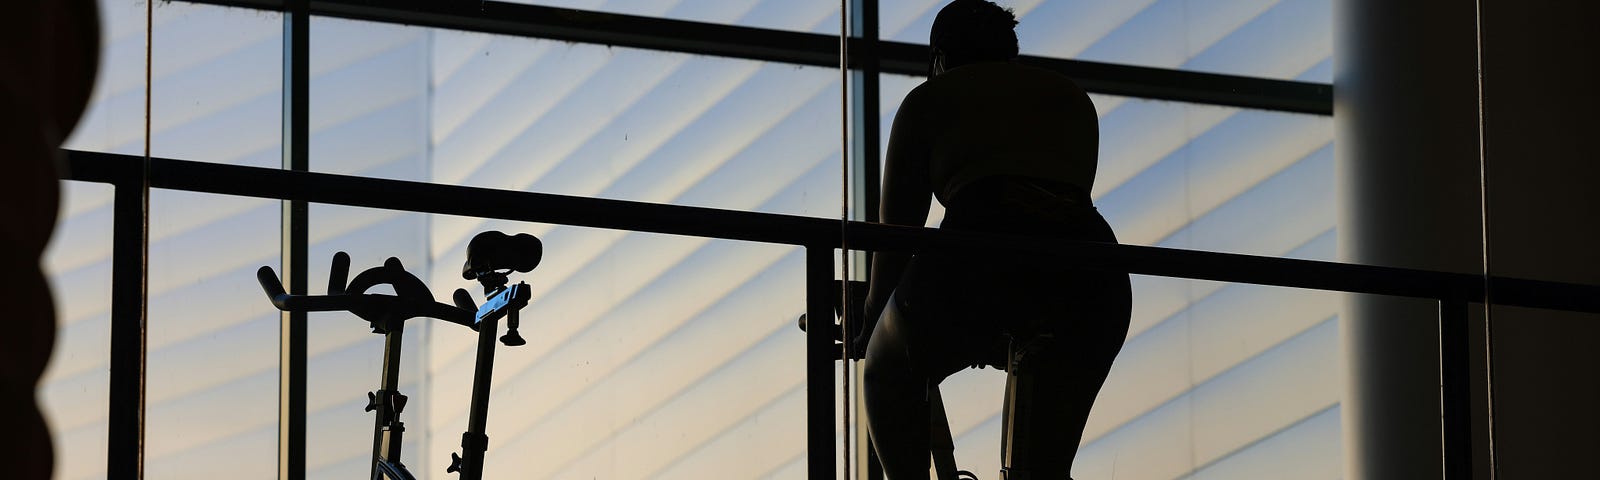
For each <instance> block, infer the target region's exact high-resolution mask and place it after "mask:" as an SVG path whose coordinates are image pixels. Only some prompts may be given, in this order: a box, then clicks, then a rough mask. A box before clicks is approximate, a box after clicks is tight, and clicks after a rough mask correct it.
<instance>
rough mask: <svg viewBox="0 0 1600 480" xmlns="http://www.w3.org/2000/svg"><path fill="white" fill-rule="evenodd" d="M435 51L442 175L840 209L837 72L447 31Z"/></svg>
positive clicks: (770, 208) (566, 190)
mask: <svg viewBox="0 0 1600 480" xmlns="http://www.w3.org/2000/svg"><path fill="white" fill-rule="evenodd" d="M434 49H435V54H434V57H433V66H434V68H433V76H432V78H433V80H432V81H433V92H434V93H433V95H434V96H433V99H434V102H433V116H432V117H431V118H432V122H431V125H432V127H431V128H432V130H431V138H432V139H433V142H434V143H433V145H432V152H433V154H432V155H433V157H432V164H433V181H435V182H440V183H450V184H461V185H471V186H483V187H492V188H502V189H513V190H529V191H536V192H546V193H559V194H567V195H578V196H587V197H600V198H612V199H623V200H637V201H646V202H654V203H671V204H679V205H693V206H706V207H716V208H726V209H734V210H753V211H762V212H773V213H787V214H797V215H809V216H817V217H836V216H837V215H838V213H837V212H838V211H839V208H838V200H837V199H838V198H840V190H839V182H838V180H837V179H838V178H839V174H838V172H839V170H838V169H839V168H840V167H839V165H840V162H839V152H840V142H839V104H838V99H839V95H840V89H839V81H838V74H837V72H835V71H833V70H830V69H824V68H810V67H797V66H793V65H784V64H773V63H764V62H755V61H747V60H735V59H726V58H713V57H703V56H694V55H684V54H676V53H666V52H654V51H645V50H635V49H625V48H612V47H605V46H599V45H582V44H570V43H563V42H553V41H544V40H530V39H521V38H509V37H500V36H489V35H480V34H466V33H455V32H442V31H441V32H435V37H434ZM802 192H803V193H804V194H803V195H797V194H800V193H802Z"/></svg>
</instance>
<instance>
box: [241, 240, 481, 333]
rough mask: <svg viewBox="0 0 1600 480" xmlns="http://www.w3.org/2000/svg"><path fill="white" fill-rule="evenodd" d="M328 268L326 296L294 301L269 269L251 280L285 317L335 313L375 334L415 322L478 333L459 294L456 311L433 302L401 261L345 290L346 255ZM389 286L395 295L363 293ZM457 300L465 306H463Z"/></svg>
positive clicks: (299, 297)
mask: <svg viewBox="0 0 1600 480" xmlns="http://www.w3.org/2000/svg"><path fill="white" fill-rule="evenodd" d="M332 267H333V268H332V269H331V270H330V271H329V273H328V294H327V295H293V294H289V293H286V292H284V289H283V283H282V282H280V281H279V280H278V274H277V272H274V271H273V270H272V267H266V266H263V267H261V268H260V269H258V270H256V280H257V281H259V282H260V283H261V290H262V291H263V292H266V294H267V299H268V300H271V301H272V305H273V306H274V307H277V308H278V309H279V310H283V311H286V312H336V311H348V312H351V313H354V314H356V316H359V317H361V318H362V319H364V320H367V321H368V322H372V325H373V328H374V329H387V328H388V327H389V325H390V324H391V323H393V322H403V321H405V320H408V319H412V318H417V317H428V318H436V319H440V320H444V321H447V322H450V323H454V324H457V325H461V326H464V327H467V328H471V329H473V330H477V329H478V327H477V322H476V321H475V320H476V318H475V317H476V316H477V315H476V310H477V308H476V307H475V306H473V305H472V299H471V297H470V296H467V295H465V294H466V291H463V290H458V291H457V292H458V293H457V294H456V295H455V298H454V300H455V302H456V303H457V304H456V305H446V304H443V303H439V302H437V301H434V299H433V293H432V292H431V291H429V290H428V287H427V285H425V284H423V283H422V280H419V279H417V277H416V276H415V275H412V274H411V273H409V272H406V271H405V268H404V267H403V266H401V265H400V260H399V259H397V258H394V257H389V259H388V260H386V261H384V262H383V266H380V267H374V268H370V269H367V270H366V271H364V272H361V273H360V274H358V275H356V278H355V279H354V280H352V281H350V283H349V284H348V285H346V284H345V278H346V276H347V275H348V272H349V270H350V255H348V254H346V253H344V252H339V253H336V254H334V256H333V266H332ZM382 284H388V285H391V286H392V287H393V288H394V291H395V294H394V295H386V294H379V293H364V292H365V291H366V290H367V289H369V288H372V287H374V286H377V285H382ZM462 300H465V301H466V303H465V304H464V305H463V304H462Z"/></svg>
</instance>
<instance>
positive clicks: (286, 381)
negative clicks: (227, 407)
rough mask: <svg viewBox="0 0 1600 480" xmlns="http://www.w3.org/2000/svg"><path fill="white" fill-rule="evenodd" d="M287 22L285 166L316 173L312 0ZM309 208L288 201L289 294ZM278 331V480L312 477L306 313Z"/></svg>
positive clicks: (302, 262)
mask: <svg viewBox="0 0 1600 480" xmlns="http://www.w3.org/2000/svg"><path fill="white" fill-rule="evenodd" d="M284 7H285V10H284V18H283V168H284V169H285V170H294V171H300V172H304V171H308V170H310V161H309V158H308V157H309V156H310V153H309V152H310V147H309V143H308V142H309V138H308V136H309V135H310V121H309V118H310V117H309V112H307V108H308V107H309V106H310V103H311V102H310V100H309V96H310V93H311V92H310V91H309V90H310V88H309V87H310V80H309V79H310V75H311V68H310V62H309V59H308V57H310V52H311V50H310V43H311V34H310V28H311V20H310V15H311V14H310V6H309V2H308V1H307V0H289V1H288V2H286V3H285V5H284ZM308 213H309V208H308V207H307V205H306V202H305V201H302V200H285V201H283V214H282V219H283V220H282V221H283V227H282V230H281V232H282V240H283V242H282V247H281V248H282V250H281V255H282V257H281V258H282V262H283V264H282V267H283V279H284V281H285V282H286V285H285V287H287V289H288V291H289V293H291V294H295V295H305V294H307V286H306V284H307V283H308V279H307V276H306V268H307V262H306V255H307V252H306V249H307V247H308V244H309V240H308V238H309V233H308V230H309V229H310V227H309V224H308V223H307V221H306V217H307V216H308ZM281 315H282V322H281V323H280V324H279V327H278V328H279V331H278V369H279V370H278V478H279V480H300V479H304V478H305V477H306V312H283V313H282V314H281Z"/></svg>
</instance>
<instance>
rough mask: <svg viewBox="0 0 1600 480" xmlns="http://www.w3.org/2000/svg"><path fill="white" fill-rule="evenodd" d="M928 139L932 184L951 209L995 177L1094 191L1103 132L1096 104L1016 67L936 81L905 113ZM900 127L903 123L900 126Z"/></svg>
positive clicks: (986, 65) (1054, 79) (979, 66)
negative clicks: (958, 197) (966, 190)
mask: <svg viewBox="0 0 1600 480" xmlns="http://www.w3.org/2000/svg"><path fill="white" fill-rule="evenodd" d="M901 112H902V114H901V115H903V116H904V118H905V119H906V121H909V122H913V123H916V124H917V125H915V126H913V127H912V128H911V129H910V130H911V131H915V132H918V133H919V134H920V135H926V143H925V145H926V146H927V149H928V152H927V155H928V156H927V158H928V176H929V181H930V182H931V183H932V187H933V189H934V194H935V195H936V196H937V197H938V198H939V200H940V202H941V203H946V205H947V206H948V202H949V201H950V199H951V198H952V197H953V194H954V193H955V192H956V191H957V190H959V189H960V188H961V187H963V186H966V185H967V184H970V183H972V182H973V181H976V180H979V179H981V178H984V177H989V176H1020V177H1028V178H1038V179H1043V180H1048V181H1053V182H1056V183H1061V184H1067V185H1072V186H1074V187H1077V188H1079V189H1082V190H1084V191H1085V192H1087V191H1088V190H1089V189H1091V188H1092V187H1093V185H1094V175H1095V166H1096V156H1097V152H1098V149H1099V145H1098V140H1099V126H1098V118H1097V116H1096V113H1095V109H1094V104H1093V103H1091V102H1090V100H1089V96H1088V95H1087V94H1085V93H1084V92H1083V91H1082V90H1081V89H1079V88H1078V86H1077V84H1075V83H1073V82H1072V80H1070V79H1068V78H1067V77H1065V76H1063V75H1061V74H1059V73H1056V72H1052V71H1049V70H1044V69H1040V68H1036V67H1030V66H1025V65H1021V64H1018V63H1015V62H982V63H974V64H970V65H965V66H961V67H959V68H955V69H952V70H950V71H948V72H945V73H943V74H941V75H939V76H937V77H934V78H932V79H929V80H928V81H927V82H925V83H923V84H922V85H921V86H919V87H918V88H917V89H916V90H915V91H913V92H912V93H911V94H910V95H907V97H906V100H905V101H904V103H903V106H902V110H901ZM897 121H898V118H897Z"/></svg>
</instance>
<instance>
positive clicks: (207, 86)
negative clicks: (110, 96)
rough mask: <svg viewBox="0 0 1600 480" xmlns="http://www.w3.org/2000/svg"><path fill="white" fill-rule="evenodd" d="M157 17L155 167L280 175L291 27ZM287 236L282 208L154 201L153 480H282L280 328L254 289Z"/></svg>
mask: <svg viewBox="0 0 1600 480" xmlns="http://www.w3.org/2000/svg"><path fill="white" fill-rule="evenodd" d="M154 15H155V18H154V22H155V24H154V28H153V31H154V39H153V52H152V57H151V58H150V64H151V68H152V69H153V70H152V74H151V75H152V84H151V89H152V92H151V95H152V97H151V99H152V102H151V103H152V105H151V107H150V108H151V117H150V122H151V138H150V148H151V154H152V155H153V156H157V157H167V158H179V159H185V160H196V161H204V162H216V163H229V164H239V165H250V166H262V167H274V168H275V167H277V166H279V165H280V164H281V162H282V158H281V151H282V148H281V142H282V141H281V138H282V136H281V133H280V132H281V129H282V118H283V117H282V108H283V107H282V98H281V93H280V92H281V90H282V88H281V82H282V78H283V76H282V53H281V49H282V45H283V42H282V30H283V20H282V17H281V15H280V14H277V13H275V12H261V11H256V10H247V9H231V8H222V7H214V6H209V5H198V4H188V3H161V4H158V5H156V6H155V12H154ZM279 225H280V218H279V202H277V201H273V200H266V199H256V198H245V197H233V196H226V195H205V194H196V193H188V192H178V191H170V190H152V191H151V192H150V224H149V241H150V261H149V297H148V298H149V300H148V301H149V308H148V311H149V319H150V320H149V328H148V343H147V345H148V349H149V356H148V361H147V372H146V378H147V381H148V384H147V387H146V402H147V407H146V408H147V410H146V411H147V413H146V427H145V448H144V454H145V474H146V475H148V476H150V477H152V478H217V477H233V478H271V477H273V476H274V475H276V473H275V471H276V465H277V455H276V451H277V443H278V442H277V434H278V425H277V423H278V416H277V413H278V398H277V397H278V395H277V392H278V331H279V316H278V312H277V310H275V309H273V308H272V306H271V305H270V304H269V303H267V302H265V301H264V298H263V297H262V294H261V287H260V286H259V285H257V283H256V282H255V280H254V276H255V270H256V269H257V268H259V267H260V266H262V265H271V266H274V267H276V266H277V265H278V258H279ZM279 270H280V271H281V269H279Z"/></svg>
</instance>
